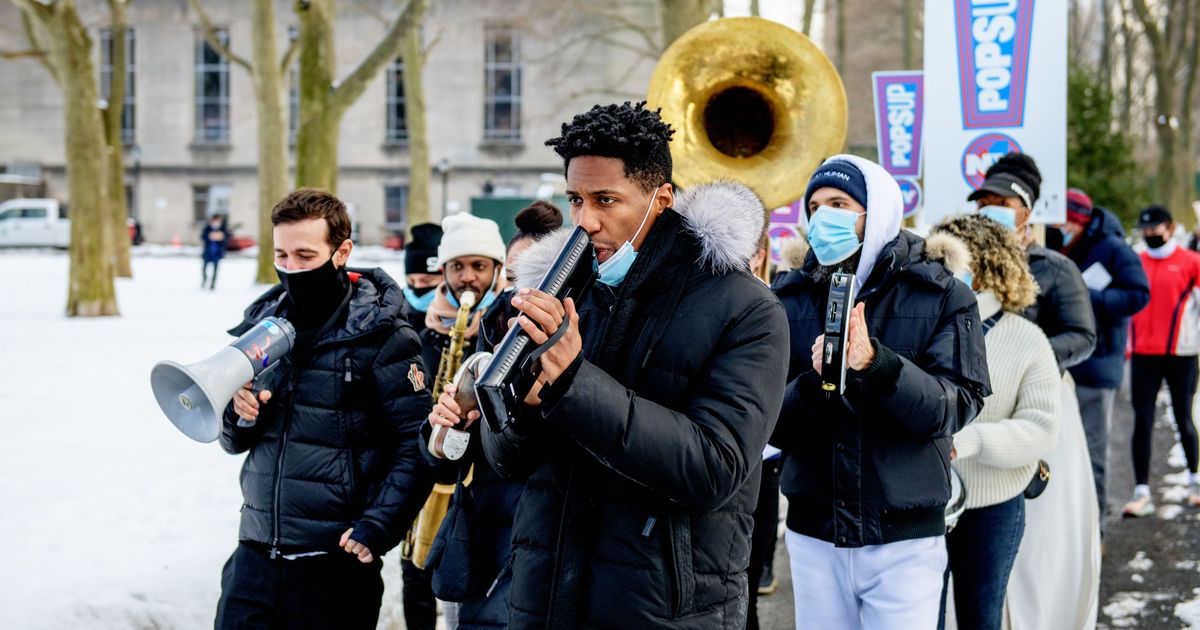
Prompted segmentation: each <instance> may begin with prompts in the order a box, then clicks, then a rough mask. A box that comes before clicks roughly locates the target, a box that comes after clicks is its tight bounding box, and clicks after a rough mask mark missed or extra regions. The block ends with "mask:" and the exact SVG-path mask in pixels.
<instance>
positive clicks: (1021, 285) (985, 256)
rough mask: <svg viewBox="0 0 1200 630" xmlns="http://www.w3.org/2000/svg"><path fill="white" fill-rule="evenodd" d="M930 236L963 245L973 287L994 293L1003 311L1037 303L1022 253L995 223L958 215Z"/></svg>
mask: <svg viewBox="0 0 1200 630" xmlns="http://www.w3.org/2000/svg"><path fill="white" fill-rule="evenodd" d="M933 232H934V233H938V232H945V233H947V234H949V235H951V236H954V237H956V238H958V239H959V240H961V241H962V242H963V243H965V244H966V246H967V249H969V250H970V251H971V274H972V275H973V276H974V277H975V282H976V283H977V286H978V287H979V288H980V289H981V290H986V291H991V292H992V293H995V294H996V298H997V299H998V300H1000V306H1001V307H1002V308H1003V309H1004V310H1006V311H1012V312H1020V311H1022V310H1024V309H1025V307H1027V306H1029V305H1031V304H1033V303H1034V301H1036V300H1037V294H1038V285H1037V281H1036V280H1034V279H1033V274H1032V273H1030V272H1029V263H1028V261H1027V259H1026V257H1025V250H1024V248H1022V247H1021V245H1020V243H1018V242H1017V239H1016V236H1015V235H1014V234H1013V233H1012V232H1011V231H1009V230H1007V229H1005V227H1004V226H1003V225H1000V223H999V222H997V221H995V220H993V219H989V218H988V217H985V216H982V215H978V214H959V215H955V216H952V217H950V218H948V219H946V220H944V221H942V222H941V223H939V224H938V225H937V226H935V227H934V228H933Z"/></svg>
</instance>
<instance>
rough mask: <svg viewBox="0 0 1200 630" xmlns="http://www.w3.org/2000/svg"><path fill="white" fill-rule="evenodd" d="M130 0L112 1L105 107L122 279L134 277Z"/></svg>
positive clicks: (113, 229) (112, 222) (111, 223)
mask: <svg viewBox="0 0 1200 630" xmlns="http://www.w3.org/2000/svg"><path fill="white" fill-rule="evenodd" d="M127 6H128V0H108V9H109V14H110V22H111V26H110V29H109V34H110V39H109V41H110V42H111V45H112V54H111V55H110V56H109V59H108V61H109V64H110V66H111V67H112V71H111V72H109V73H108V100H107V102H106V103H105V104H104V106H103V112H104V117H103V120H104V140H105V143H106V144H107V145H108V146H107V157H108V203H107V210H108V213H107V214H108V221H107V222H106V223H107V225H108V238H110V239H111V240H112V247H113V256H114V259H113V264H114V268H113V272H114V273H115V274H116V275H117V276H120V277H122V278H132V277H133V267H132V265H131V264H130V262H129V247H130V240H131V239H130V238H129V229H128V227H127V225H126V219H127V217H128V216H129V211H128V208H127V206H128V200H127V199H126V198H125V151H124V146H125V142H124V140H123V139H122V137H121V127H122V124H121V123H122V119H123V118H124V114H125V90H126V86H125V60H126V57H127V55H128V54H129V51H128V50H127V46H126V41H125V32H126V31H127V30H128V29H129V25H128V22H127V21H126V19H125V8H126V7H127Z"/></svg>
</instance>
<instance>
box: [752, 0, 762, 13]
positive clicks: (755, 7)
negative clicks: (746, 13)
mask: <svg viewBox="0 0 1200 630" xmlns="http://www.w3.org/2000/svg"><path fill="white" fill-rule="evenodd" d="M750 15H751V16H752V17H759V15H760V12H759V8H758V0H750Z"/></svg>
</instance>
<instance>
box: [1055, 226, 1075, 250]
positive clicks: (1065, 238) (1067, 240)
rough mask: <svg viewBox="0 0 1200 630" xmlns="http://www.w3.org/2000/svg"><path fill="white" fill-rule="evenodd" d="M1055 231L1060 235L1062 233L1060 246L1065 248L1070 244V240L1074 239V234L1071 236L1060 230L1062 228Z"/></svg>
mask: <svg viewBox="0 0 1200 630" xmlns="http://www.w3.org/2000/svg"><path fill="white" fill-rule="evenodd" d="M1057 229H1058V231H1059V232H1061V233H1062V239H1063V240H1062V246H1063V247H1066V246H1067V245H1070V244H1071V239H1073V238H1075V235H1074V234H1072V233H1071V232H1068V231H1066V230H1064V229H1062V228H1057Z"/></svg>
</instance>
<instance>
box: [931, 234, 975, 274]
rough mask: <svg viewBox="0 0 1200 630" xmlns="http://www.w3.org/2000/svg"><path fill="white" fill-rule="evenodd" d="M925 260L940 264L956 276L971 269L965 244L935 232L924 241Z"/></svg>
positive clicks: (950, 236) (969, 253)
mask: <svg viewBox="0 0 1200 630" xmlns="http://www.w3.org/2000/svg"><path fill="white" fill-rule="evenodd" d="M925 259H926V260H933V261H936V262H940V263H942V266H943V267H945V268H946V269H947V270H948V271H949V272H950V273H952V274H954V275H956V276H959V275H962V274H963V272H965V271H967V270H969V269H970V268H971V252H970V251H969V250H968V249H967V245H966V243H963V242H962V241H961V240H960V239H958V238H957V237H955V236H953V235H950V234H947V233H945V232H937V233H935V234H934V235H933V236H930V237H929V238H926V239H925Z"/></svg>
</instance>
